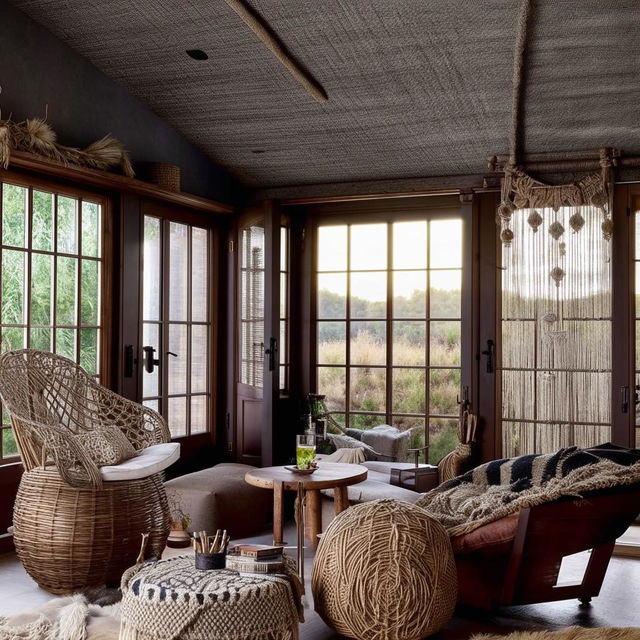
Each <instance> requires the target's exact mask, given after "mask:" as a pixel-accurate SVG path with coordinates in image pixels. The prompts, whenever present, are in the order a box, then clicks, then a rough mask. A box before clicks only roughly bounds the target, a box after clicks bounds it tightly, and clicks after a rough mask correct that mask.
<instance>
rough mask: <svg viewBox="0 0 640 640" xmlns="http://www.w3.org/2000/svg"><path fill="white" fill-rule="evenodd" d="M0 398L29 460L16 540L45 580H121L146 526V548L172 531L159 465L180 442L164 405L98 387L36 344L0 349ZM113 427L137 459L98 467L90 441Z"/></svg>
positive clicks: (57, 589) (55, 588)
mask: <svg viewBox="0 0 640 640" xmlns="http://www.w3.org/2000/svg"><path fill="white" fill-rule="evenodd" d="M0 397H1V398H2V402H3V404H4V407H5V409H6V410H7V412H8V414H9V416H10V419H11V424H12V426H13V430H14V434H15V438H16V441H17V443H18V448H19V450H20V455H21V458H22V463H23V465H24V468H25V472H24V474H23V476H22V479H21V482H20V487H19V489H18V495H17V497H16V502H15V507H14V542H15V546H16V551H17V553H18V556H19V558H20V560H21V561H22V563H23V565H24V567H25V569H26V570H27V572H28V573H29V574H30V575H31V576H32V577H33V578H34V580H35V581H36V582H37V583H38V584H39V585H40V586H41V587H42V588H44V589H46V590H48V591H51V592H53V593H68V592H72V591H76V590H78V589H82V588H84V587H87V586H92V585H100V584H105V583H107V584H115V583H118V581H119V579H120V576H121V575H122V573H123V571H124V570H125V569H126V568H127V567H129V566H131V565H132V564H134V563H135V560H136V557H137V555H138V552H139V549H140V540H141V534H142V533H149V544H148V547H147V549H148V552H149V553H150V554H151V555H158V556H159V555H160V553H161V552H162V549H163V548H164V545H165V542H166V538H167V534H168V530H169V509H168V504H167V498H166V494H165V490H164V486H163V473H162V470H163V469H164V468H166V467H167V466H169V464H171V463H172V462H173V461H174V460H175V459H177V457H178V456H179V445H177V444H175V443H170V442H169V439H170V434H169V430H168V427H167V424H166V422H165V421H164V419H163V418H162V417H161V416H160V415H159V414H158V413H156V412H155V411H152V410H151V409H149V408H147V407H144V406H142V405H140V404H137V403H135V402H132V401H130V400H127V399H126V398H123V397H121V396H119V395H118V394H116V393H113V392H112V391H110V390H109V389H106V388H105V387H103V386H101V385H100V384H98V383H97V382H96V381H95V380H94V379H93V378H92V377H91V376H89V374H87V372H86V371H85V370H84V369H83V368H82V367H80V366H79V365H77V364H75V363H74V362H72V361H71V360H68V359H67V358H63V357H61V356H58V355H54V354H52V353H46V352H42V351H35V350H30V349H24V350H20V351H9V352H7V353H4V354H2V355H1V356H0ZM114 427H116V428H117V430H119V432H120V433H121V434H124V436H126V441H128V443H130V444H131V445H132V446H133V447H132V450H131V454H130V455H133V456H134V457H132V458H131V459H129V460H127V461H125V462H122V463H121V464H118V465H112V466H102V467H99V466H98V465H97V464H96V462H95V461H94V457H92V456H91V455H90V452H89V450H88V448H87V447H86V446H85V445H84V442H85V441H88V440H89V439H90V438H89V436H90V434H91V432H93V431H97V430H111V433H113V432H114V431H115V430H114ZM120 433H117V435H118V438H121V435H120ZM126 441H125V442H124V444H125V445H127V447H129V444H128V443H127V442H126ZM129 448H131V447H129Z"/></svg>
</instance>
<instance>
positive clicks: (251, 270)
mask: <svg viewBox="0 0 640 640" xmlns="http://www.w3.org/2000/svg"><path fill="white" fill-rule="evenodd" d="M281 222H282V220H281V215H280V212H279V209H278V208H277V206H276V205H274V204H273V203H272V202H264V203H261V205H260V206H258V207H254V208H251V209H247V210H245V211H244V212H243V213H242V215H241V216H240V218H239V221H238V230H237V252H236V274H237V286H236V301H237V302H236V318H235V320H236V323H235V325H236V327H237V335H236V341H235V342H236V367H235V370H236V384H235V387H236V388H235V395H236V429H235V452H236V455H235V457H236V459H238V460H240V461H242V462H248V463H251V464H262V465H263V466H267V465H270V464H272V463H273V460H274V455H275V456H276V457H277V456H278V451H279V447H278V443H277V438H278V431H277V429H276V425H277V412H278V407H279V396H280V386H281V381H282V382H283V383H284V382H285V381H286V379H287V364H288V358H287V331H286V327H287V311H286V309H287V304H286V299H287V273H288V260H287V257H286V255H285V256H284V257H283V255H282V253H283V251H284V252H285V253H286V250H287V242H286V237H287V236H286V232H285V235H283V233H282V224H281ZM281 247H282V250H281ZM281 301H282V304H281Z"/></svg>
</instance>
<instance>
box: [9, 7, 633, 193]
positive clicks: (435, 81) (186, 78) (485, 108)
mask: <svg viewBox="0 0 640 640" xmlns="http://www.w3.org/2000/svg"><path fill="white" fill-rule="evenodd" d="M12 4H13V5H15V6H16V7H18V8H20V9H22V10H23V11H25V12H26V13H27V14H28V15H30V16H31V17H32V18H34V19H35V20H36V21H38V22H40V23H41V24H43V25H44V26H46V27H47V28H48V29H50V30H51V31H52V32H53V33H54V34H56V35H57V36H58V37H60V38H61V39H62V40H63V41H65V42H66V43H68V44H69V45H70V46H71V47H73V48H74V49H76V50H77V51H78V52H80V53H81V54H83V55H84V56H86V57H87V58H88V59H89V60H91V61H92V62H93V63H94V64H95V65H96V66H97V67H99V68H100V69H101V70H102V71H103V72H104V73H106V74H107V75H108V76H110V77H112V78H113V79H115V80H117V81H118V82H120V83H121V84H122V85H124V86H125V87H126V88H127V89H128V90H129V91H130V92H131V93H133V94H134V95H136V96H138V97H139V98H140V99H142V100H143V101H144V102H145V103H147V104H148V105H149V106H150V107H151V108H152V109H153V110H154V111H155V112H156V113H157V114H159V115H160V116H161V117H163V118H164V119H165V120H167V121H168V122H170V123H171V124H173V125H174V126H175V127H176V128H177V129H178V130H180V131H181V132H182V133H183V134H184V135H185V136H186V137H187V138H188V139H189V140H191V141H192V142H193V143H194V144H196V145H197V146H199V147H200V148H202V149H203V150H204V151H205V152H206V153H207V154H208V155H209V156H210V157H211V158H212V159H213V160H214V161H215V162H217V163H218V164H220V165H222V166H223V167H225V168H227V169H228V170H229V171H230V172H231V173H233V174H234V175H235V176H237V177H238V178H239V179H240V180H241V181H243V182H244V183H245V184H248V185H254V186H264V187H266V186H279V185H294V184H306V183H310V184H312V183H322V182H343V181H356V180H375V179H384V178H387V179H388V178H406V177H419V176H433V175H453V174H469V173H481V172H484V171H485V169H486V158H487V156H489V155H491V154H493V153H499V152H504V151H507V132H508V130H509V119H510V95H511V75H512V69H511V66H512V55H513V53H512V52H513V42H514V30H515V20H516V12H517V5H518V4H519V2H517V1H516V0H471V1H467V2H460V1H459V0H322V1H320V0H250V4H251V6H252V7H254V8H255V9H256V10H257V11H258V12H259V13H260V14H261V15H262V16H263V17H264V18H265V19H266V20H267V21H268V22H269V24H270V25H271V27H272V28H273V30H274V31H275V32H276V33H277V34H278V36H279V37H280V39H281V40H282V41H283V42H284V44H285V45H286V46H287V48H288V49H289V51H290V52H291V53H292V54H293V55H294V56H295V57H296V58H297V59H298V60H299V61H300V62H301V63H302V64H303V65H304V66H305V67H306V68H307V69H308V70H309V71H310V72H311V73H312V74H313V75H314V76H315V78H316V79H317V80H318V81H319V82H320V83H321V84H322V86H323V87H324V88H325V90H326V91H327V93H328V95H329V101H328V102H326V103H324V104H318V103H316V102H315V101H314V100H313V99H312V98H310V97H309V96H308V95H307V94H306V93H305V92H304V90H303V89H302V87H300V86H299V85H298V84H297V83H296V82H295V80H293V78H292V77H291V76H290V75H289V74H288V73H287V72H286V71H285V70H284V69H283V68H282V67H281V66H280V64H279V63H278V61H277V60H276V59H275V58H274V56H273V55H272V54H271V53H270V52H269V51H267V50H266V49H265V48H264V46H263V45H262V44H261V42H260V41H259V40H258V39H257V37H256V36H255V35H254V34H253V33H252V32H251V31H250V30H249V29H248V28H247V27H246V26H245V24H244V23H243V22H242V21H241V20H240V19H239V18H238V17H237V16H236V14H235V13H233V12H232V11H231V10H230V9H229V8H228V7H227V6H226V4H225V3H224V1H223V0H183V1H175V2H171V1H170V0H136V1H135V2H131V1H124V0H115V1H108V2H104V1H103V0H64V1H55V2H53V1H51V0H12ZM535 7H536V10H535V25H534V28H533V32H532V33H531V44H530V56H529V67H528V79H527V82H528V84H527V97H526V118H525V133H526V135H525V144H524V148H525V150H526V151H527V152H543V151H554V150H570V149H585V148H594V147H598V146H601V145H609V146H618V147H620V148H622V149H624V150H625V151H627V152H635V153H640V138H639V136H638V132H639V128H638V120H639V118H638V104H639V102H640V47H639V46H638V42H640V38H639V36H640V2H637V0H618V1H615V0H611V1H604V0H539V1H537V2H535ZM192 48H201V49H204V50H205V51H206V52H207V53H208V54H209V60H207V61H205V62H197V61H194V60H191V59H190V58H188V57H187V56H186V55H185V49H192ZM256 151H259V152H261V153H256Z"/></svg>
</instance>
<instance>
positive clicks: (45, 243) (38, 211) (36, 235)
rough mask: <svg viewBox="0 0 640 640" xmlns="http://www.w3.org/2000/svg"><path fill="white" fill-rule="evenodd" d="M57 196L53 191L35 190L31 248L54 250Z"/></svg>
mask: <svg viewBox="0 0 640 640" xmlns="http://www.w3.org/2000/svg"><path fill="white" fill-rule="evenodd" d="M54 209H55V198H54V196H53V194H52V193H46V192H45V191H36V190H35V189H34V191H33V215H32V217H31V248H32V249H35V250H37V251H52V250H53V220H54Z"/></svg>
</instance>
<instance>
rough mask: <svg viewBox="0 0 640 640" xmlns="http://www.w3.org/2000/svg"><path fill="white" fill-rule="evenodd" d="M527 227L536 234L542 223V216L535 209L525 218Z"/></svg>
mask: <svg viewBox="0 0 640 640" xmlns="http://www.w3.org/2000/svg"><path fill="white" fill-rule="evenodd" d="M527 222H528V223H529V226H530V227H531V229H532V230H533V233H538V227H539V226H540V225H541V224H542V223H543V222H544V221H543V219H542V216H541V215H540V214H539V213H538V211H536V210H535V209H534V210H533V211H532V212H531V213H530V214H529V217H528V218H527Z"/></svg>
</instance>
